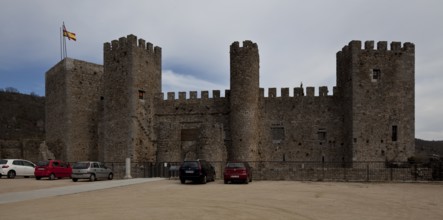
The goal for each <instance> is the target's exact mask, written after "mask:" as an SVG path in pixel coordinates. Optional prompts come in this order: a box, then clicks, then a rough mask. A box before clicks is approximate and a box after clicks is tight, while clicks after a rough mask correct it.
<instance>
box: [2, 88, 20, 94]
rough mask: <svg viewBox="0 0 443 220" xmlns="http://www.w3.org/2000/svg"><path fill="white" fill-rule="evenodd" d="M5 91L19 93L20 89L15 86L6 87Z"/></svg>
mask: <svg viewBox="0 0 443 220" xmlns="http://www.w3.org/2000/svg"><path fill="white" fill-rule="evenodd" d="M5 92H9V93H19V91H18V89H16V88H14V87H6V88H5Z"/></svg>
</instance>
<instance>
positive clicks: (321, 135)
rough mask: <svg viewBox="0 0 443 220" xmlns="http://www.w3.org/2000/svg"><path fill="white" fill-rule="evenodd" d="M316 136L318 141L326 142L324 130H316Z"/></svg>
mask: <svg viewBox="0 0 443 220" xmlns="http://www.w3.org/2000/svg"><path fill="white" fill-rule="evenodd" d="M317 136H318V140H320V141H324V140H326V129H318V132H317Z"/></svg>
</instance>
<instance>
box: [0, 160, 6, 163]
mask: <svg viewBox="0 0 443 220" xmlns="http://www.w3.org/2000/svg"><path fill="white" fill-rule="evenodd" d="M6 163H8V160H0V164H6Z"/></svg>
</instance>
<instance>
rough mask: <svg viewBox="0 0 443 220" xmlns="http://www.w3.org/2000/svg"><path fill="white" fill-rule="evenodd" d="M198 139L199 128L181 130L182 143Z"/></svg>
mask: <svg viewBox="0 0 443 220" xmlns="http://www.w3.org/2000/svg"><path fill="white" fill-rule="evenodd" d="M197 139H198V128H191V129H182V130H181V140H182V141H196V140H197Z"/></svg>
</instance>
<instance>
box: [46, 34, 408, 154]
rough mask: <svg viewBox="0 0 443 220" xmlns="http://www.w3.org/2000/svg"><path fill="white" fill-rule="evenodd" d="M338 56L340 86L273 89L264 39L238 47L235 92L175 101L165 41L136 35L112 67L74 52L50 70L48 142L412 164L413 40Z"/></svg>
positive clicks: (108, 48) (112, 52)
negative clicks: (165, 80) (168, 86)
mask: <svg viewBox="0 0 443 220" xmlns="http://www.w3.org/2000/svg"><path fill="white" fill-rule="evenodd" d="M336 56H337V72H336V74H337V81H336V86H335V87H333V91H332V92H330V91H328V88H327V87H319V91H318V95H315V88H314V87H306V88H303V87H302V86H300V87H296V88H281V95H280V96H277V89H276V88H269V89H268V95H267V96H265V95H264V94H265V92H264V89H263V88H260V86H259V74H260V71H259V69H260V68H259V67H260V65H259V64H260V59H259V49H258V46H257V44H256V43H253V42H251V41H244V42H243V43H242V44H240V43H238V42H234V43H233V44H232V45H231V46H230V72H231V73H230V89H229V90H226V91H225V97H221V96H220V91H218V90H214V91H212V95H211V96H210V94H209V93H210V91H209V90H208V91H202V92H201V93H200V95H199V94H198V93H197V91H190V92H189V93H187V92H179V93H178V96H176V94H175V93H172V92H168V93H167V94H166V98H165V95H164V94H163V93H162V88H161V79H162V50H161V48H160V47H154V46H153V45H152V44H151V43H146V42H145V41H144V40H142V39H138V40H137V37H136V36H133V35H128V36H127V37H122V38H120V39H119V40H114V41H112V42H111V43H105V44H104V64H103V66H102V65H97V64H92V63H88V62H84V61H79V60H74V59H70V58H66V59H64V60H62V61H60V62H59V63H58V64H57V65H55V66H54V67H52V68H51V69H50V70H49V71H48V72H47V73H46V142H47V145H48V147H49V149H50V150H51V151H52V152H54V153H55V155H56V157H57V158H61V159H64V160H67V161H79V160H101V161H105V162H122V161H124V160H125V158H127V157H130V158H131V159H132V160H133V161H139V162H146V161H148V162H163V161H182V160H184V159H195V158H201V159H206V160H209V161H227V160H246V161H326V162H356V161H406V160H407V158H408V157H410V156H412V155H413V153H414V147H415V146H414V75H415V73H414V68H415V67H414V59H415V58H414V57H415V51H414V44H412V43H404V44H403V45H402V44H401V43H400V42H392V43H391V44H390V47H389V48H388V44H387V42H384V41H382V42H378V43H377V45H376V46H374V42H373V41H367V42H365V43H364V47H363V48H362V45H361V42H360V41H351V42H350V43H349V44H348V45H346V46H345V47H343V49H342V50H341V51H339V52H338V53H337V55H336ZM265 74H269V73H265ZM290 89H293V96H290V95H289V94H290V92H289V91H290ZM176 97H178V98H176Z"/></svg>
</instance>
